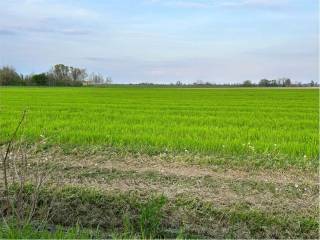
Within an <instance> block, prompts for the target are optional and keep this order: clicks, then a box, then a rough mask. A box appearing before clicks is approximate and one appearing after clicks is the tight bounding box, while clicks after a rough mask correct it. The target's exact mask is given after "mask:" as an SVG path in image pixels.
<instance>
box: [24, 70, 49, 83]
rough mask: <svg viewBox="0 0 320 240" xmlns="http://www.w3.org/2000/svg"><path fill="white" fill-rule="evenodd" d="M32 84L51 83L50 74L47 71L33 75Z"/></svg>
mask: <svg viewBox="0 0 320 240" xmlns="http://www.w3.org/2000/svg"><path fill="white" fill-rule="evenodd" d="M29 81H30V84H31V85H37V86H46V85H48V84H49V78H48V75H47V74H45V73H41V74H35V75H32V76H31V78H30V80H29Z"/></svg>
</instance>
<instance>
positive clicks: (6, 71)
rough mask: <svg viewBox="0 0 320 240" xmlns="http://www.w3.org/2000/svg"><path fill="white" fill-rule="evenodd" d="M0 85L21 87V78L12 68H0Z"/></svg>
mask: <svg viewBox="0 0 320 240" xmlns="http://www.w3.org/2000/svg"><path fill="white" fill-rule="evenodd" d="M0 85H23V81H22V79H21V76H20V75H19V74H18V73H17V72H16V70H15V69H14V68H13V67H9V66H5V67H2V68H0Z"/></svg>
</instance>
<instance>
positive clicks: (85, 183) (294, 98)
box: [0, 86, 319, 239]
mask: <svg viewBox="0 0 320 240" xmlns="http://www.w3.org/2000/svg"><path fill="white" fill-rule="evenodd" d="M24 110H27V115H26V119H25V121H24V123H23V127H21V128H20V130H19V136H21V137H19V138H17V139H16V140H22V141H20V142H21V144H19V143H18V142H16V143H15V144H14V146H13V148H12V150H11V153H10V155H9V156H10V158H9V166H11V168H9V170H10V171H9V173H11V174H9V175H10V178H9V179H12V181H14V179H16V175H17V174H19V172H20V173H21V172H22V173H24V171H26V172H27V173H25V175H24V176H27V179H29V180H27V181H26V183H28V184H31V185H26V186H27V189H28V191H27V192H26V196H25V197H24V198H23V199H28V197H32V196H31V194H33V192H32V191H33V190H32V189H34V188H32V187H30V186H38V184H37V183H36V182H35V181H36V179H38V178H37V177H36V176H38V175H37V174H38V173H39V172H42V173H43V174H44V175H45V176H46V179H47V181H48V182H47V183H46V185H43V189H42V191H40V192H38V193H39V194H40V195H39V202H40V203H42V202H46V201H48V200H50V201H53V200H54V201H55V203H54V204H55V205H54V206H55V207H54V208H52V212H51V216H52V218H51V219H49V220H46V219H41V218H40V217H37V216H38V213H41V207H43V206H42V204H39V206H38V208H39V209H38V210H37V211H38V212H37V214H36V216H35V217H34V219H33V222H32V225H26V226H25V228H23V229H17V226H19V224H16V223H15V221H16V219H15V218H13V219H12V222H13V225H12V226H10V227H7V225H6V223H3V222H1V221H0V228H3V229H5V231H4V233H3V235H1V234H0V236H3V237H5V238H6V237H13V238H15V237H18V236H29V237H30V238H31V237H32V236H34V237H36V236H37V237H42V236H47V237H49V238H56V237H57V236H58V237H59V236H61V237H62V238H63V237H65V238H66V237H68V236H69V235H70V236H71V238H73V237H81V236H82V235H83V237H90V238H91V237H92V236H94V237H97V236H101V238H111V237H114V238H116V239H118V238H150V239H151V238H176V237H178V236H180V237H182V238H183V237H185V238H198V239H199V238H200V239H202V238H218V239H222V238H228V239H229V238H241V239H245V238H249V239H252V238H257V239H260V238H268V239H269V238H275V239H276V238H298V239H300V238H307V239H315V238H318V236H319V235H318V233H319V231H318V230H319V222H318V216H319V215H318V213H319V183H318V172H317V170H318V165H319V163H318V156H319V148H318V144H319V126H318V123H319V93H318V89H262V88H261V89H259V88H254V89H253V88H251V89H244V88H235V89H200V88H198V89H196V88H194V89H190V88H188V89H184V88H142V87H120V86H113V87H109V88H16V87H12V88H0V111H1V112H0V114H1V117H0V129H1V131H0V143H6V141H7V140H8V139H9V137H10V136H11V135H12V132H14V129H15V128H16V126H17V123H18V122H19V120H20V118H21V114H22V112H23V111H24ZM41 135H44V136H45V137H46V138H45V139H46V142H44V141H43V136H41ZM40 139H42V141H41V142H40V143H39V140H40ZM26 143H27V144H26ZM30 143H31V144H30ZM0 145H2V144H0ZM5 146H6V145H5ZM5 146H1V147H0V151H1V152H2V155H4V151H5ZM39 149H40V151H39ZM25 156H27V161H28V164H26V163H27V162H25V161H26V159H25ZM20 161H23V162H20ZM20 163H24V164H20ZM24 166H25V167H26V168H23V167H24ZM19 167H20V168H22V169H24V170H23V171H21V170H20V171H19ZM17 168H18V170H17ZM3 175H4V174H3V172H2V171H0V186H3V185H4V184H3V182H1V181H3V179H4V177H3ZM19 179H26V178H24V177H23V178H19ZM10 186H12V187H13V188H14V187H15V186H17V185H14V184H11V185H10ZM19 186H25V185H23V184H22V185H19ZM0 190H1V188H0ZM13 192H14V191H13ZM17 192H18V193H21V192H24V191H20V190H19V191H17ZM1 199H4V198H1V191H0V205H1V203H2V202H1ZM13 199H15V198H13ZM157 199H158V200H157ZM44 206H46V205H44ZM17 212H21V211H17ZM39 216H41V215H39ZM39 218H40V219H39ZM39 220H41V221H43V222H45V223H47V224H49V226H51V225H52V224H53V225H54V226H57V227H56V229H57V230H56V231H55V232H48V231H47V230H46V228H44V227H43V226H42V227H41V226H38V225H37V224H38V223H39ZM150 223H152V224H151V225H150ZM34 224H35V225H34ZM34 226H38V227H41V228H40V231H39V229H38V230H37V231H35V230H34ZM62 226H63V227H62ZM77 226H81V227H79V228H78V227H77ZM59 229H60V230H59ZM67 229H69V230H68V231H67ZM77 229H78V230H77ZM86 229H88V230H86ZM97 229H99V232H97ZM80 230H81V231H80ZM82 230H83V231H82ZM69 233H70V234H69ZM97 234H99V235H97ZM100 234H101V235H100Z"/></svg>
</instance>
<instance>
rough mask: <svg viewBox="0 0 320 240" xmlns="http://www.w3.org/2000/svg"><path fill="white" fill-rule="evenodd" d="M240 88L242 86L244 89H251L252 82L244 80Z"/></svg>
mask: <svg viewBox="0 0 320 240" xmlns="http://www.w3.org/2000/svg"><path fill="white" fill-rule="evenodd" d="M242 86H244V87H252V82H251V81H250V80H245V81H244V82H243V83H242Z"/></svg>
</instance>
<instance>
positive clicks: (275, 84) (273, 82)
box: [270, 79, 278, 87]
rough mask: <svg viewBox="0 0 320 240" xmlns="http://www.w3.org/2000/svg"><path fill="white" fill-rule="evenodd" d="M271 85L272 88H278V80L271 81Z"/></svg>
mask: <svg viewBox="0 0 320 240" xmlns="http://www.w3.org/2000/svg"><path fill="white" fill-rule="evenodd" d="M270 85H271V86H272V87H277V86H278V83H277V80H275V79H274V80H271V81H270Z"/></svg>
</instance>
